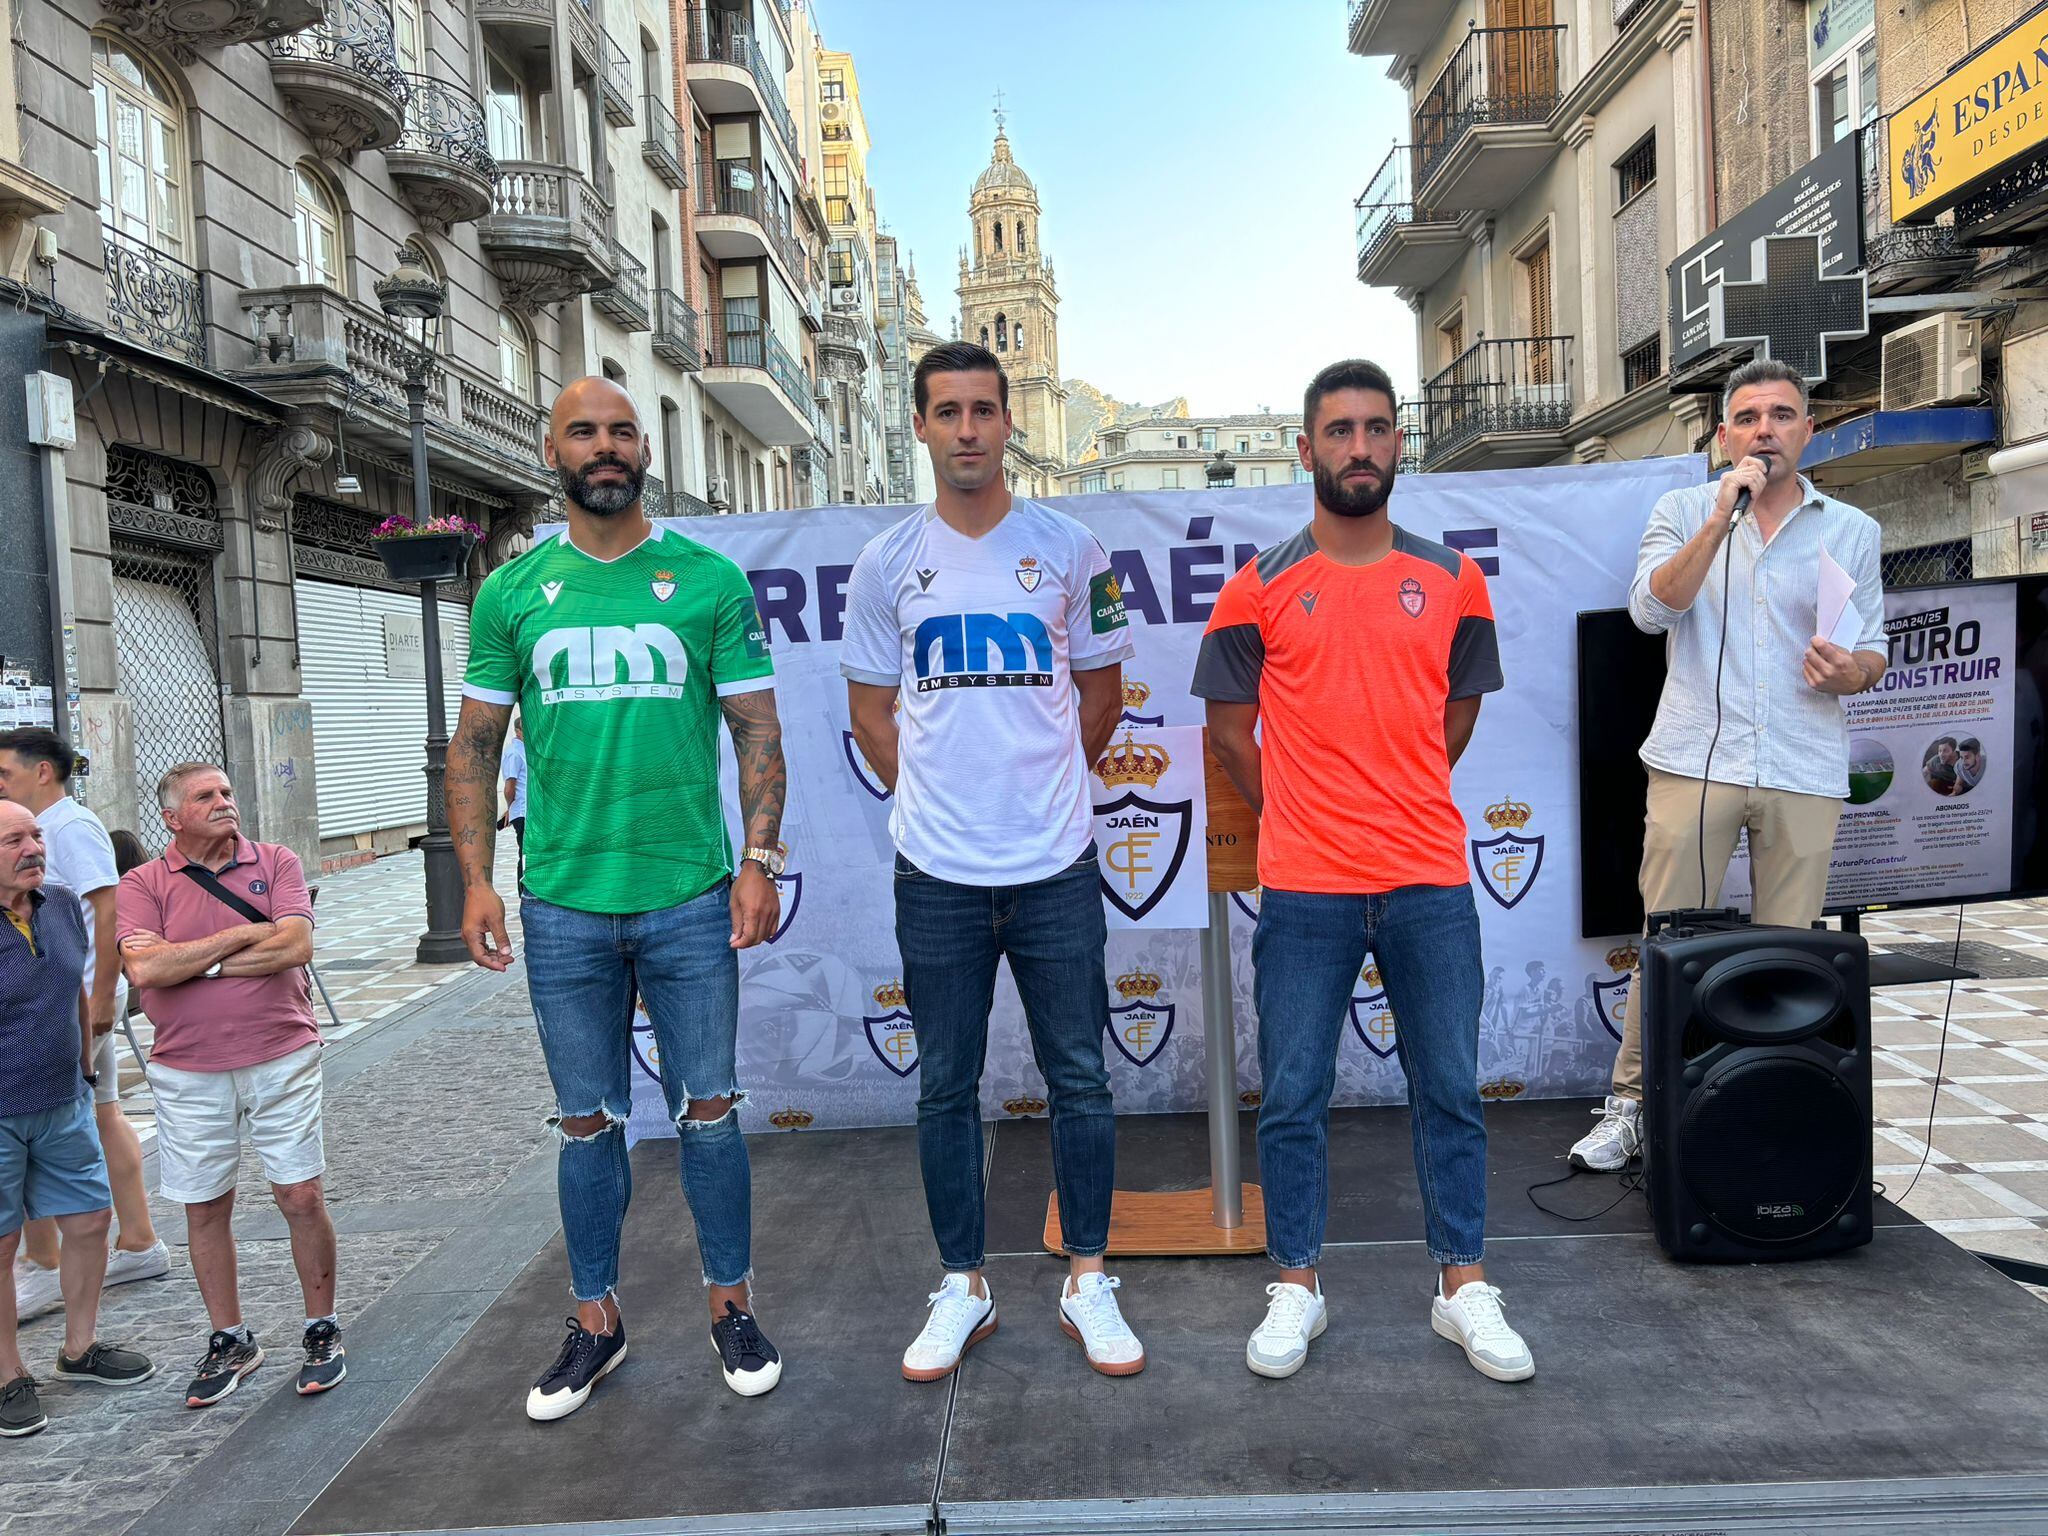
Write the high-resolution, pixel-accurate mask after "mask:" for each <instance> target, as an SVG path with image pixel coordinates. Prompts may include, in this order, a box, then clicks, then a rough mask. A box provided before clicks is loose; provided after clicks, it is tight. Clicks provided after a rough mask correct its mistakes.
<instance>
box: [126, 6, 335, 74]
mask: <svg viewBox="0 0 2048 1536" xmlns="http://www.w3.org/2000/svg"><path fill="white" fill-rule="evenodd" d="M104 8H105V10H106V13H107V20H108V21H110V22H112V23H113V24H114V25H115V26H116V27H118V28H119V29H120V30H121V31H123V32H125V33H127V34H128V35H129V36H130V37H132V38H134V39H135V40H136V41H137V42H139V43H143V44H145V45H147V46H150V47H154V48H162V49H163V50H165V51H166V52H167V53H169V54H170V55H171V56H172V57H173V58H175V59H177V60H179V61H180V62H181V63H190V62H191V60H192V57H193V56H194V55H195V54H197V53H199V52H201V51H202V50H210V49H214V48H231V47H233V46H234V45H235V44H236V43H247V42H252V41H254V40H256V39H258V38H266V37H267V38H279V37H284V36H285V35H287V34H288V33H292V32H297V31H300V30H301V29H303V28H305V27H310V26H312V25H313V23H314V22H316V21H318V20H319V19H320V16H321V12H322V11H323V10H324V9H325V7H324V6H323V5H322V4H321V0H210V3H208V4H206V5H165V4H164V3H163V0H104Z"/></svg>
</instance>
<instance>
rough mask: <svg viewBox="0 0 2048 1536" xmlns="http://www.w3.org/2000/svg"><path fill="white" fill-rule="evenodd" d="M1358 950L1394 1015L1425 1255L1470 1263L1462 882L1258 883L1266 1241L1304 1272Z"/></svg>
mask: <svg viewBox="0 0 2048 1536" xmlns="http://www.w3.org/2000/svg"><path fill="white" fill-rule="evenodd" d="M1367 951H1371V953H1372V957H1373V961H1374V963H1375V964H1377V965H1378V966H1379V970H1380V977H1381V979H1382V981H1383V982H1384V983H1385V985H1386V989H1387V1001H1388V1003H1389V1004H1390V1005H1391V1007H1392V1009H1393V1013H1394V1017H1395V1020H1396V1023H1395V1026H1394V1044H1395V1048H1396V1050H1397V1052H1398V1054H1399V1056H1400V1061H1401V1070H1402V1071H1403V1072H1404V1073H1406V1074H1407V1077H1408V1112H1409V1119H1410V1122H1411V1123H1412V1125H1413V1128H1414V1135H1415V1176H1416V1179H1417V1181H1418V1182H1419V1183H1420V1184H1421V1186H1422V1208H1423V1218H1424V1232H1425V1236H1426V1237H1427V1239H1428V1243H1429V1256H1430V1257H1431V1258H1432V1259H1434V1260H1435V1261H1436V1262H1437V1263H1439V1264H1477V1263H1478V1262H1479V1261H1480V1257H1481V1254H1482V1252H1483V1250H1484V1248H1485V1236H1486V1121H1485V1118H1484V1117H1483V1116H1482V1114H1481V1113H1480V1102H1479V1005H1480V1000H1481V995H1482V992H1483V990H1484V986H1485V982H1484V979H1483V977H1482V973H1481V969H1480V958H1479V912H1478V909H1477V908H1476V907H1474V906H1473V904H1472V888H1471V887H1470V886H1469V885H1450V886H1440V885H1407V886H1402V887H1401V888H1400V889H1399V890H1394V891H1387V892H1376V893H1374V894H1371V895H1327V894H1323V893H1319V892H1307V891H1281V890H1275V889H1274V888H1273V887H1272V886H1270V885H1269V886H1267V887H1266V888H1265V890H1264V892H1263V893H1262V894H1261V896H1260V897H1259V927H1258V932H1257V934H1256V935H1255V936H1254V937H1253V939H1252V963H1253V966H1254V971H1255V974H1254V979H1253V983H1252V985H1253V996H1254V999H1255V1001H1256V1002H1257V1005H1258V1011H1259V1075H1260V1079H1261V1086H1262V1088H1263V1089H1264V1092H1265V1097H1264V1098H1263V1099H1262V1100H1261V1101H1260V1104H1259V1182H1260V1183H1261V1185H1263V1186H1264V1192H1265V1197H1266V1252H1267V1253H1268V1254H1269V1255H1270V1256H1271V1258H1272V1260H1273V1262H1274V1263H1276V1264H1278V1265H1280V1266H1281V1268H1283V1269H1310V1268H1313V1267H1314V1265H1315V1262H1316V1259H1317V1258H1318V1256H1319V1255H1320V1254H1321V1251H1322V1246H1323V1227H1324V1224H1325V1222H1326V1221H1327V1219H1328V1216H1329V1208H1330V1164H1329V1138H1330V1095H1331V1093H1332V1092H1333V1091H1335V1089H1336V1086H1337V1045H1338V1041H1339V1040H1340V1038H1341V1037H1342V1035H1343V1033H1344V1018H1345V1014H1346V1012H1347V1010H1348V1009H1349V1008H1350V1005H1351V996H1352V988H1353V987H1354V986H1356V985H1357V982H1358V974H1359V971H1360V970H1361V969H1362V968H1363V966H1364V964H1365V957H1366V953H1367Z"/></svg>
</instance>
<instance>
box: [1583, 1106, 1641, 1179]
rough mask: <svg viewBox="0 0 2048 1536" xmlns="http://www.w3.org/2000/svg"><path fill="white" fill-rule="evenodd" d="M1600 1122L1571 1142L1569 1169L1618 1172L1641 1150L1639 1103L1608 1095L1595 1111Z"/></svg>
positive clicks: (1634, 1158) (1633, 1159)
mask: <svg viewBox="0 0 2048 1536" xmlns="http://www.w3.org/2000/svg"><path fill="white" fill-rule="evenodd" d="M1593 1113H1594V1114H1596V1115H1598V1116H1599V1117H1600V1123H1599V1124H1598V1125H1596V1126H1594V1127H1593V1129H1592V1130H1590V1131H1588V1132H1586V1134H1585V1135H1583V1136H1581V1137H1580V1138H1579V1139H1578V1140H1577V1141H1575V1142H1573V1143H1572V1166H1573V1167H1574V1168H1584V1169H1586V1170H1587V1171H1589V1172H1591V1173H1619V1172H1621V1170H1622V1169H1624V1168H1626V1167H1627V1166H1628V1165H1629V1164H1630V1163H1632V1162H1634V1161H1635V1160H1636V1158H1637V1157H1638V1156H1640V1155H1641V1154H1642V1150H1643V1106H1642V1104H1641V1102H1640V1101H1639V1100H1636V1099H1624V1098H1623V1097H1621V1095H1620V1094H1616V1093H1610V1094H1609V1095H1607V1103H1606V1105H1605V1107H1604V1108H1601V1109H1596V1110H1594V1111H1593Z"/></svg>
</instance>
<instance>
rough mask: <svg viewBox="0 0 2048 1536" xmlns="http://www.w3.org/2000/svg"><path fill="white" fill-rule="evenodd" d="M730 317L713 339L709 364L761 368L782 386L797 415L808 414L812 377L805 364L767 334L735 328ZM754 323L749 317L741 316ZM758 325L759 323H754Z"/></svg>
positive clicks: (765, 332)
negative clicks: (796, 410) (798, 413)
mask: <svg viewBox="0 0 2048 1536" xmlns="http://www.w3.org/2000/svg"><path fill="white" fill-rule="evenodd" d="M733 318H741V317H728V319H727V322H726V324H725V325H724V326H723V327H721V328H720V330H719V334H718V335H717V336H716V337H714V338H713V346H712V349H711V350H712V355H711V361H712V362H713V363H714V364H715V365H717V366H719V367H723V368H760V369H763V370H765V371H766V372H767V374H768V376H769V377H770V378H772V379H774V380H775V382H776V383H777V384H779V385H781V386H782V392H783V393H784V394H786V395H788V396H789V398H790V403H791V404H793V405H795V406H796V408H797V409H798V411H799V412H802V413H803V414H805V415H809V414H810V412H809V411H807V410H806V409H805V407H806V406H808V405H809V404H810V401H811V377H810V375H809V374H808V373H806V372H805V371H804V365H803V364H802V363H800V362H798V361H797V360H796V359H795V358H793V357H791V356H790V355H789V349H788V348H787V347H785V346H783V344H782V343H781V342H779V341H777V340H776V339H775V337H774V335H773V334H772V333H770V332H767V331H759V330H750V329H737V330H736V329H734V328H733V326H732V319H733ZM743 318H744V319H746V320H749V321H753V317H752V316H746V317H743ZM753 323H755V324H758V323H759V322H758V321H753Z"/></svg>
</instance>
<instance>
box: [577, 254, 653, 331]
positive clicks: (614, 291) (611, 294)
mask: <svg viewBox="0 0 2048 1536" xmlns="http://www.w3.org/2000/svg"><path fill="white" fill-rule="evenodd" d="M613 247H614V248H613V251H612V260H613V261H614V262H615V263H616V264H617V266H618V269H619V275H618V277H617V279H615V280H614V281H613V283H612V285H611V287H609V288H600V289H598V290H597V291H596V292H594V293H593V294H591V296H590V302H591V303H593V304H595V305H596V306H597V307H598V308H599V309H601V310H603V311H604V313H606V314H607V315H610V316H611V317H612V319H614V320H616V321H618V322H619V324H620V325H623V326H624V327H625V328H626V329H627V330H629V331H645V330H649V329H652V326H653V317H652V316H651V315H650V313H649V311H648V308H647V268H646V267H645V266H643V265H641V263H640V262H639V261H638V260H637V259H635V258H634V257H632V256H629V255H627V254H626V249H625V247H624V246H621V245H619V244H618V243H617V242H616V241H614V242H613Z"/></svg>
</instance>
